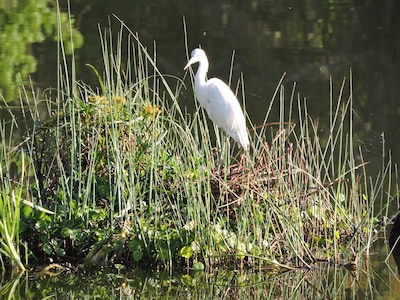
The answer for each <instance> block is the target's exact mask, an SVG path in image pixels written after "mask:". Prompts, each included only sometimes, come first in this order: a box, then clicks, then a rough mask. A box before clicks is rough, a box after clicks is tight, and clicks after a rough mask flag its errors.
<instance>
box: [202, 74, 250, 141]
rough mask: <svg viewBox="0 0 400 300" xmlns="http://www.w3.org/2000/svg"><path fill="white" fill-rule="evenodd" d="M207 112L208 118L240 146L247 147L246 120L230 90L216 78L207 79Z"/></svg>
mask: <svg viewBox="0 0 400 300" xmlns="http://www.w3.org/2000/svg"><path fill="white" fill-rule="evenodd" d="M207 85H208V94H207V104H208V105H207V106H208V107H207V113H208V115H209V117H210V119H211V120H212V121H213V122H214V123H215V124H217V125H218V126H219V127H220V128H222V129H223V130H225V131H226V132H227V133H228V134H229V135H230V136H231V137H232V138H233V139H234V140H235V141H236V142H238V143H239V144H240V145H241V146H242V147H244V148H247V146H248V143H249V141H248V136H247V131H246V120H245V118H244V115H243V111H242V108H241V107H240V104H239V102H238V100H237V98H236V96H235V95H234V94H233V92H232V90H231V89H230V88H229V87H228V86H227V85H226V84H225V83H224V82H223V81H222V80H219V79H217V78H212V79H210V80H208V82H207Z"/></svg>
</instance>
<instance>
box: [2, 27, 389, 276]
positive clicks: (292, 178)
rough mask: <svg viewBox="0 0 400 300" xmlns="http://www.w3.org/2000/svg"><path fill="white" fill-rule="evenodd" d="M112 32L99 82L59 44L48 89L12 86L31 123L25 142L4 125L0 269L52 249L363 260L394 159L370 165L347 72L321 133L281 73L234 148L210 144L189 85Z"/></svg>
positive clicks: (147, 259)
mask: <svg viewBox="0 0 400 300" xmlns="http://www.w3.org/2000/svg"><path fill="white" fill-rule="evenodd" d="M111 36H112V35H111V32H109V33H108V34H107V33H104V35H103V36H102V37H101V40H102V51H103V58H104V59H103V60H104V65H103V66H101V68H103V69H104V72H98V71H97V68H95V67H93V66H90V67H91V68H92V69H93V72H94V73H95V74H96V76H97V77H98V81H99V88H98V89H95V88H92V87H90V86H88V85H86V84H85V83H82V82H77V81H76V80H75V74H74V73H73V72H74V69H75V68H74V65H73V62H72V65H71V66H69V65H68V64H67V60H66V59H65V55H63V52H62V53H61V54H62V55H60V65H61V68H60V70H61V71H60V74H58V76H59V86H58V88H57V90H56V91H55V92H54V91H48V92H47V93H45V94H44V97H43V98H41V96H40V95H38V94H37V93H36V94H35V93H29V91H28V90H24V91H23V93H21V95H22V96H21V103H22V105H23V111H24V112H25V120H31V123H32V124H33V125H32V126H30V127H29V130H28V131H27V132H25V136H24V138H23V140H22V142H20V143H19V144H17V145H15V144H12V142H11V139H10V140H8V139H7V137H9V136H12V131H16V127H17V126H19V125H18V122H17V120H16V118H14V119H13V121H12V124H11V125H10V124H7V126H5V125H3V127H2V128H1V130H0V132H1V137H2V139H1V141H2V146H3V151H2V152H1V154H0V159H1V164H0V167H1V173H2V174H3V176H2V177H1V191H2V192H1V195H0V200H1V201H0V210H1V211H2V221H1V222H0V230H1V232H2V237H1V238H0V241H1V243H2V245H3V249H2V250H1V257H2V263H3V268H4V266H7V265H14V266H17V267H19V268H20V269H23V268H24V267H25V266H26V265H28V264H30V263H38V262H43V261H46V260H47V258H49V257H51V258H52V259H53V260H55V261H57V262H72V263H75V264H77V263H86V264H112V265H117V264H121V263H122V264H146V265H152V266H159V265H162V266H165V267H173V266H190V267H193V268H195V269H196V268H197V269H202V268H204V267H211V266H215V265H224V266H227V265H230V266H238V267H239V266H240V267H242V266H248V267H256V268H263V269H264V268H271V267H273V268H295V267H310V266H311V265H312V264H314V263H316V262H318V261H321V260H324V261H329V262H332V263H335V264H336V263H341V264H347V265H351V266H353V265H355V264H357V263H358V260H359V258H360V256H361V255H362V254H363V253H365V252H367V251H368V248H369V245H370V244H371V243H372V242H373V241H374V240H375V239H376V237H377V233H376V229H377V228H378V227H377V226H378V224H377V222H376V220H377V217H378V218H379V217H382V216H384V215H385V214H387V207H388V205H389V203H390V201H391V197H390V193H386V190H385V188H384V187H385V186H386V185H385V184H384V183H385V182H390V180H391V178H390V176H391V174H390V168H391V166H390V161H389V163H387V164H386V165H384V167H383V168H382V172H381V173H380V174H379V175H378V177H377V178H376V179H375V180H372V179H370V178H369V177H368V176H367V174H366V169H365V165H366V164H365V162H364V161H363V154H362V151H361V150H359V149H358V148H357V147H356V145H355V144H354V142H353V139H352V136H353V110H352V101H353V97H352V91H351V86H352V83H351V76H350V80H349V81H346V80H344V81H343V85H342V88H341V89H340V93H339V95H338V96H335V95H333V92H332V87H331V98H330V99H327V101H330V104H331V105H330V107H331V111H330V118H329V124H326V126H324V128H323V129H324V130H323V131H321V130H320V126H319V123H318V121H317V120H313V119H312V118H311V117H310V116H309V114H308V111H307V102H306V101H305V100H303V99H301V98H300V97H296V93H295V88H294V87H293V89H292V90H291V92H290V93H289V94H290V96H289V97H287V95H286V93H285V87H284V85H283V84H282V81H281V82H280V83H279V84H278V87H277V90H276V91H275V94H274V95H273V97H272V99H271V102H270V103H271V104H270V107H269V109H268V110H267V112H266V117H265V121H264V123H263V124H261V125H255V124H251V123H250V126H249V129H250V139H251V145H252V146H251V149H250V151H249V152H247V153H246V154H245V155H242V153H240V152H239V151H238V149H236V145H234V144H233V143H232V145H230V144H229V142H228V141H227V140H220V139H217V140H218V141H217V144H218V145H220V147H221V149H218V150H216V149H215V148H213V146H212V145H213V144H214V141H211V140H210V136H211V135H212V132H210V131H209V128H212V127H209V126H208V125H207V117H206V116H205V115H204V111H203V110H201V109H197V111H196V112H195V113H190V114H189V113H186V112H185V111H184V106H183V105H182V103H183V101H181V98H182V96H181V95H182V90H183V88H184V87H185V86H184V83H183V81H182V80H181V79H179V78H175V77H173V76H168V75H164V74H162V73H161V72H160V71H159V70H158V68H157V62H156V53H155V52H154V53H153V54H150V53H149V52H148V51H147V49H146V48H145V47H144V46H143V45H142V44H141V43H140V41H139V40H138V37H137V36H136V35H134V34H132V33H131V32H129V30H128V29H127V28H125V27H124V26H122V28H121V31H120V33H119V35H118V38H117V41H115V40H113V38H111ZM123 45H125V46H123ZM182 63H184V62H182ZM100 73H101V74H100ZM331 85H332V84H331ZM186 91H187V92H186V95H190V98H191V97H192V96H191V95H192V92H191V91H190V89H189V90H186ZM243 97H244V91H243ZM334 98H335V99H334ZM190 101H191V99H190ZM275 105H278V106H279V108H280V119H279V120H274V121H276V122H271V121H270V120H269V119H270V118H271V117H270V112H271V109H272V107H273V106H275ZM248 122H250V120H248ZM6 128H7V129H6ZM10 128H11V129H10ZM214 130H216V136H217V137H219V134H218V128H214ZM321 132H322V134H321ZM11 169H14V171H13V172H10V170H11ZM388 189H389V191H390V186H389V188H388ZM6 246H7V247H6ZM21 256H22V257H25V258H26V259H25V262H21Z"/></svg>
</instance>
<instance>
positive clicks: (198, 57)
mask: <svg viewBox="0 0 400 300" xmlns="http://www.w3.org/2000/svg"><path fill="white" fill-rule="evenodd" d="M197 62H207V56H206V53H205V52H204V51H203V50H202V49H200V48H196V49H194V50H193V51H192V54H191V57H190V60H189V62H188V63H187V65H186V66H185V68H184V70H186V69H187V68H188V67H189V66H190V65H192V64H194V63H197Z"/></svg>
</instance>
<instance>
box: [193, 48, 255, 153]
mask: <svg viewBox="0 0 400 300" xmlns="http://www.w3.org/2000/svg"><path fill="white" fill-rule="evenodd" d="M197 62H198V63H199V67H198V69H197V73H196V77H195V80H194V91H195V94H196V97H197V99H198V101H199V103H200V105H201V106H202V107H204V109H205V110H206V111H207V114H208V117H209V118H210V119H211V121H213V122H214V123H215V124H216V125H217V126H218V127H220V128H221V129H223V130H224V131H225V132H226V133H227V134H229V135H230V136H231V137H232V138H233V139H234V140H235V141H236V142H237V143H238V144H239V145H240V146H241V147H242V148H243V149H244V150H247V149H248V148H249V137H248V135H247V130H246V119H245V117H244V115H243V111H242V108H241V107H240V104H239V101H238V100H237V98H236V96H235V94H234V93H233V92H232V91H231V89H230V88H229V87H228V86H227V85H226V84H225V83H224V82H223V81H222V80H220V79H218V78H211V79H209V80H207V79H206V75H207V71H208V66H209V64H208V59H207V55H206V53H205V52H204V51H203V50H202V49H199V48H197V49H194V50H193V51H192V54H191V58H190V60H189V62H188V63H187V65H186V66H185V70H186V69H187V68H188V67H189V66H190V65H192V64H194V63H197Z"/></svg>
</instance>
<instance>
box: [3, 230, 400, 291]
mask: <svg viewBox="0 0 400 300" xmlns="http://www.w3.org/2000/svg"><path fill="white" fill-rule="evenodd" d="M397 229H398V228H397ZM380 246H382V248H381V249H376V250H378V251H377V252H375V254H373V255H371V256H370V257H369V258H368V259H366V260H363V262H362V263H363V266H353V268H346V267H345V266H341V265H333V264H329V263H326V262H321V263H318V264H316V265H315V266H314V267H313V269H297V270H290V271H285V272H281V271H279V270H276V269H275V270H254V269H252V270H225V269H223V270H219V269H215V270H212V271H210V272H208V273H206V272H189V273H186V274H182V273H175V274H173V275H171V274H169V273H168V272H163V271H158V272H150V271H145V270H140V269H137V270H134V271H132V270H129V271H128V270H126V269H123V268H122V269H120V270H116V269H97V270H90V269H87V270H82V271H80V272H77V273H72V274H65V273H64V274H58V275H56V276H51V275H50V274H51V273H48V274H47V275H45V274H44V273H42V274H41V275H40V276H38V275H37V274H36V275H33V274H27V273H21V274H19V276H17V277H15V278H13V279H12V280H9V281H7V282H6V281H3V282H2V284H1V288H0V295H1V296H2V297H5V298H17V299H44V298H51V299H53V298H56V299H64V298H68V299H87V298H92V297H93V296H96V297H98V298H100V299H116V298H120V299H130V298H132V299H133V298H137V297H140V298H146V297H149V298H151V299H154V298H164V299H187V298H193V297H195V298H198V299H382V298H383V299H398V297H400V282H399V277H397V275H396V273H395V272H393V271H392V270H391V269H390V266H389V268H388V267H387V266H386V265H384V264H383V263H382V261H383V256H384V253H383V252H382V250H383V249H384V248H385V245H384V243H381V245H380ZM380 246H378V247H377V248H380ZM397 250H398V248H397ZM397 254H398V252H397Z"/></svg>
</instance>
